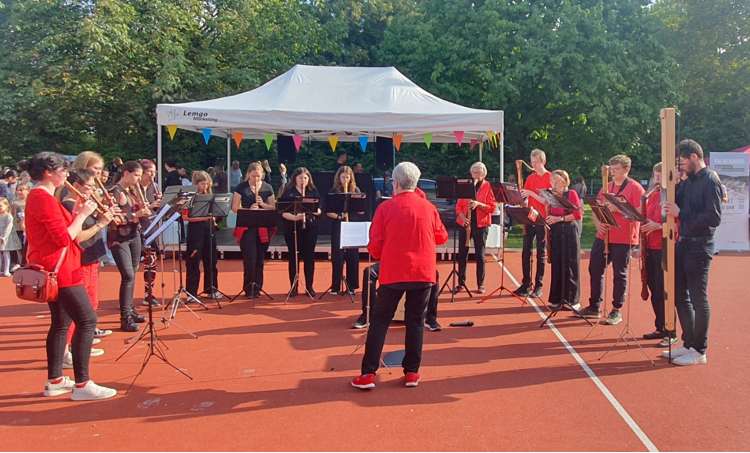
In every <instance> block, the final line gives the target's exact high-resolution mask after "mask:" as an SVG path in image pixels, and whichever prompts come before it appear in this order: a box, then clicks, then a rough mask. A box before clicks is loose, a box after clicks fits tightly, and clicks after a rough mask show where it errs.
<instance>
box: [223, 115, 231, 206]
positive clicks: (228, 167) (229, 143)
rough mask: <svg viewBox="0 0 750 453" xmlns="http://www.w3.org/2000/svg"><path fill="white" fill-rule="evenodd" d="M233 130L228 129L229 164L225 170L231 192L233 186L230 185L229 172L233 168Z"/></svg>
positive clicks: (228, 188) (228, 189) (228, 190)
mask: <svg viewBox="0 0 750 453" xmlns="http://www.w3.org/2000/svg"><path fill="white" fill-rule="evenodd" d="M231 164H232V131H231V130H229V131H227V166H226V171H225V172H224V173H225V174H226V178H227V192H229V193H231V192H232V188H231V187H229V172H230V171H231V170H232V165H231Z"/></svg>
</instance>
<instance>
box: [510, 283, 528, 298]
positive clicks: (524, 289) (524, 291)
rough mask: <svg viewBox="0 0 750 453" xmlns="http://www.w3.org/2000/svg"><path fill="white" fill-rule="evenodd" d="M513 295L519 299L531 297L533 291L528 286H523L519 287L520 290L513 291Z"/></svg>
mask: <svg viewBox="0 0 750 453" xmlns="http://www.w3.org/2000/svg"><path fill="white" fill-rule="evenodd" d="M513 294H515V295H516V296H519V297H529V294H531V291H530V290H529V287H528V286H525V285H521V286H519V287H518V289H516V290H515V291H513Z"/></svg>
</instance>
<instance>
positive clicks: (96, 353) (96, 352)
mask: <svg viewBox="0 0 750 453" xmlns="http://www.w3.org/2000/svg"><path fill="white" fill-rule="evenodd" d="M102 355H104V349H98V348H91V357H99V356H102Z"/></svg>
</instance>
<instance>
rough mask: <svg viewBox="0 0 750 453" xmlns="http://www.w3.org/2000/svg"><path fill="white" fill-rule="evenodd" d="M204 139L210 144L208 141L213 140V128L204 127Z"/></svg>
mask: <svg viewBox="0 0 750 453" xmlns="http://www.w3.org/2000/svg"><path fill="white" fill-rule="evenodd" d="M202 132H203V141H204V142H205V143H206V145H208V141H209V140H211V128H210V127H206V128H204V129H203V131H202Z"/></svg>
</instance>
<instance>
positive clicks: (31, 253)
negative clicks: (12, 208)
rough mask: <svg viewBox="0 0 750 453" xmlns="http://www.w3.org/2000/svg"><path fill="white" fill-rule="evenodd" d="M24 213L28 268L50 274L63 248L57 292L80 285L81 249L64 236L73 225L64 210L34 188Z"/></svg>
mask: <svg viewBox="0 0 750 453" xmlns="http://www.w3.org/2000/svg"><path fill="white" fill-rule="evenodd" d="M25 213H26V214H25V215H26V241H27V242H28V246H27V247H28V248H27V252H26V257H27V259H28V261H29V264H38V265H40V266H42V267H43V268H44V269H45V270H47V271H52V270H54V269H55V265H57V261H58V260H59V259H60V254H61V253H62V251H63V249H65V248H66V247H67V248H68V252H67V254H66V255H65V259H64V260H63V263H62V265H61V266H60V270H59V272H58V274H57V285H58V287H59V288H66V287H70V286H78V285H82V284H83V271H82V270H81V248H80V247H79V246H78V243H77V242H76V241H74V240H72V239H71V238H70V235H69V234H68V226H69V225H70V224H71V223H72V222H73V217H72V216H71V214H70V213H69V212H68V210H67V209H65V208H64V207H63V205H62V204H61V203H60V202H59V201H57V199H56V198H55V197H53V196H52V195H50V194H49V193H48V192H47V191H46V190H44V189H42V188H36V189H33V190H32V191H31V192H29V195H28V198H27V199H26V211H25Z"/></svg>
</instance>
